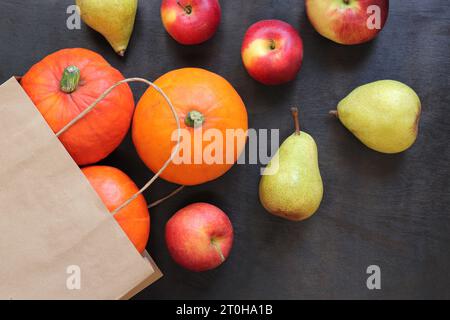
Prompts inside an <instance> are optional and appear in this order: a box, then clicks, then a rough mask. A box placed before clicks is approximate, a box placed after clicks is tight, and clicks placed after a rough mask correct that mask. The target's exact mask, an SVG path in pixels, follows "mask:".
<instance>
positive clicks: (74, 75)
mask: <svg viewBox="0 0 450 320" xmlns="http://www.w3.org/2000/svg"><path fill="white" fill-rule="evenodd" d="M79 82H80V69H78V67H76V66H69V67H67V68H65V69H64V72H63V75H62V78H61V82H60V89H61V91H63V92H65V93H72V92H74V91H75V90H77V88H78V83H79Z"/></svg>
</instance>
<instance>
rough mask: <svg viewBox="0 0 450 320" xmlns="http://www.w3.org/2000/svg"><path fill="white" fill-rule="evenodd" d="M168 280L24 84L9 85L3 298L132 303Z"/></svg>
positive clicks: (0, 188)
mask: <svg viewBox="0 0 450 320" xmlns="http://www.w3.org/2000/svg"><path fill="white" fill-rule="evenodd" d="M74 277H75V278H74ZM160 277H161V273H160V271H159V270H158V268H157V267H156V265H155V264H154V263H153V261H152V260H151V258H150V257H149V256H148V255H146V256H144V257H143V256H141V255H140V254H139V253H138V252H137V250H136V249H135V248H134V246H133V244H132V243H131V242H130V241H129V240H128V238H127V236H126V235H125V233H124V232H123V231H122V229H121V228H120V226H119V225H118V224H117V223H116V221H115V219H114V218H113V216H112V215H111V214H110V213H109V212H108V210H107V209H106V207H105V206H104V205H103V203H102V201H101V200H100V198H99V197H98V196H97V194H96V193H95V191H94V190H93V189H92V188H91V186H90V184H89V182H88V181H87V179H86V178H85V177H84V175H83V173H82V172H81V171H80V169H79V168H78V166H77V165H76V163H75V162H74V161H73V160H72V158H71V157H70V155H69V154H68V153H67V152H66V150H65V149H64V147H63V146H62V144H61V143H60V142H59V140H58V139H57V138H56V137H55V134H54V133H53V131H52V130H51V129H50V127H49V126H48V125H47V123H46V122H45V120H44V118H43V117H42V116H41V114H40V113H39V112H38V110H37V109H36V107H35V106H34V105H33V103H32V102H31V100H30V99H29V98H28V96H27V95H26V93H25V92H24V91H23V90H22V88H21V86H20V85H19V83H18V82H17V81H16V80H15V79H14V78H12V79H10V80H8V81H7V82H6V83H4V84H3V85H1V86H0V299H127V298H130V297H132V296H133V295H134V294H136V293H137V292H139V291H140V290H142V289H143V288H145V287H146V286H148V285H150V284H151V283H152V282H154V281H156V280H157V279H158V278H160Z"/></svg>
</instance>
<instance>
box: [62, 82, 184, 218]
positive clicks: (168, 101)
mask: <svg viewBox="0 0 450 320" xmlns="http://www.w3.org/2000/svg"><path fill="white" fill-rule="evenodd" d="M128 82H142V83H145V84H147V85H148V86H150V87H153V89H155V90H156V91H157V92H158V93H159V94H161V96H162V97H163V98H164V100H166V101H167V103H168V105H169V107H170V110H171V111H172V114H173V116H174V118H175V120H176V122H177V145H176V146H175V149H173V151H172V154H171V155H170V157H169V159H167V161H166V162H165V163H164V165H163V166H162V167H161V169H159V171H158V172H157V173H156V174H155V175H154V176H153V177H152V178H151V179H150V180H149V181H148V182H147V183H146V184H145V185H144V186H143V187H142V188H141V189H140V190H139V191H138V192H136V193H135V194H134V195H132V196H131V197H130V198H129V199H128V200H126V201H125V202H124V203H122V204H121V205H120V206H118V207H117V208H116V209H114V210H113V211H111V214H112V215H115V214H116V213H117V212H119V211H120V210H122V209H123V208H125V207H126V206H127V205H129V204H130V203H131V202H133V200H134V199H136V198H137V197H138V196H139V195H140V194H142V193H143V192H144V191H145V190H147V189H148V188H149V187H150V186H151V185H152V184H153V182H155V180H156V179H158V177H159V176H160V175H161V174H162V173H163V172H164V170H166V168H167V167H168V166H169V164H170V163H171V162H172V160H173V159H174V158H175V155H176V154H177V153H178V151H179V149H180V142H181V126H180V119H179V117H178V114H177V112H176V110H175V108H174V106H173V104H172V102H171V101H170V99H169V97H168V96H167V95H166V94H165V93H164V91H163V90H162V89H161V88H160V87H158V86H157V85H155V84H154V83H153V82H151V81H148V80H146V79H142V78H128V79H124V80H121V81H119V82H117V83H116V84H114V85H113V86H111V87H110V88H109V89H107V90H106V91H105V92H103V93H102V94H101V95H100V97H98V98H97V100H95V101H94V102H93V103H92V104H91V105H90V106H89V107H87V108H86V109H84V110H83V111H82V112H81V113H80V114H79V115H77V116H76V117H75V118H73V119H72V120H71V121H70V122H69V123H68V124H66V125H65V126H64V127H63V128H62V129H61V130H59V131H58V132H57V133H56V136H57V137H60V136H61V135H62V134H63V133H65V132H66V131H67V130H69V129H70V128H71V127H72V126H73V125H74V124H75V123H77V122H78V121H79V120H81V119H82V118H83V117H84V116H86V114H88V113H89V112H90V111H91V110H92V109H94V108H95V107H96V106H97V104H99V103H100V101H102V100H103V99H104V98H106V96H107V95H108V94H110V93H111V91H113V90H114V89H115V88H116V87H118V86H120V85H121V84H124V83H128ZM181 188H183V186H182V187H181ZM179 189H180V188H179ZM179 189H177V190H178V191H179ZM177 190H176V191H177ZM171 195H172V194H171ZM166 198H167V197H166ZM166 198H164V199H166ZM164 199H161V200H164ZM161 200H158V201H157V202H160V201H161ZM151 206H152V205H151Z"/></svg>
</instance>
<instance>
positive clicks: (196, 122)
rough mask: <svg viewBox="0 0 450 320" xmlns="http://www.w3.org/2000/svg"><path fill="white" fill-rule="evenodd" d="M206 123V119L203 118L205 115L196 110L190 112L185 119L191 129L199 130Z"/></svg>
mask: <svg viewBox="0 0 450 320" xmlns="http://www.w3.org/2000/svg"><path fill="white" fill-rule="evenodd" d="M204 122H205V117H204V116H203V114H202V113H201V112H199V111H195V110H193V111H191V112H189V113H188V114H187V116H186V118H185V119H184V123H185V124H186V125H187V126H188V127H191V128H199V127H201V126H202V125H203V123H204Z"/></svg>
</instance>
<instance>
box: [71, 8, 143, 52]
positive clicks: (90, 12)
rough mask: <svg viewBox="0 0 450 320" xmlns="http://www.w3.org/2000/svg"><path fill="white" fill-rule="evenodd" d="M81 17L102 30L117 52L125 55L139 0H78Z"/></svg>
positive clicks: (99, 30) (92, 26) (98, 30)
mask: <svg viewBox="0 0 450 320" xmlns="http://www.w3.org/2000/svg"><path fill="white" fill-rule="evenodd" d="M76 4H77V6H78V7H79V8H80V14H81V19H82V20H83V21H84V22H85V23H86V24H87V25H88V26H90V27H91V28H92V29H94V30H95V31H97V32H100V33H101V34H102V35H103V36H104V37H105V38H106V40H108V42H109V43H110V44H111V46H112V47H113V48H114V50H115V51H116V53H117V54H118V55H120V56H124V55H125V51H126V50H127V47H128V43H129V42H130V38H131V34H132V33H133V28H134V21H135V19H136V12H137V7H138V0H76Z"/></svg>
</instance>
